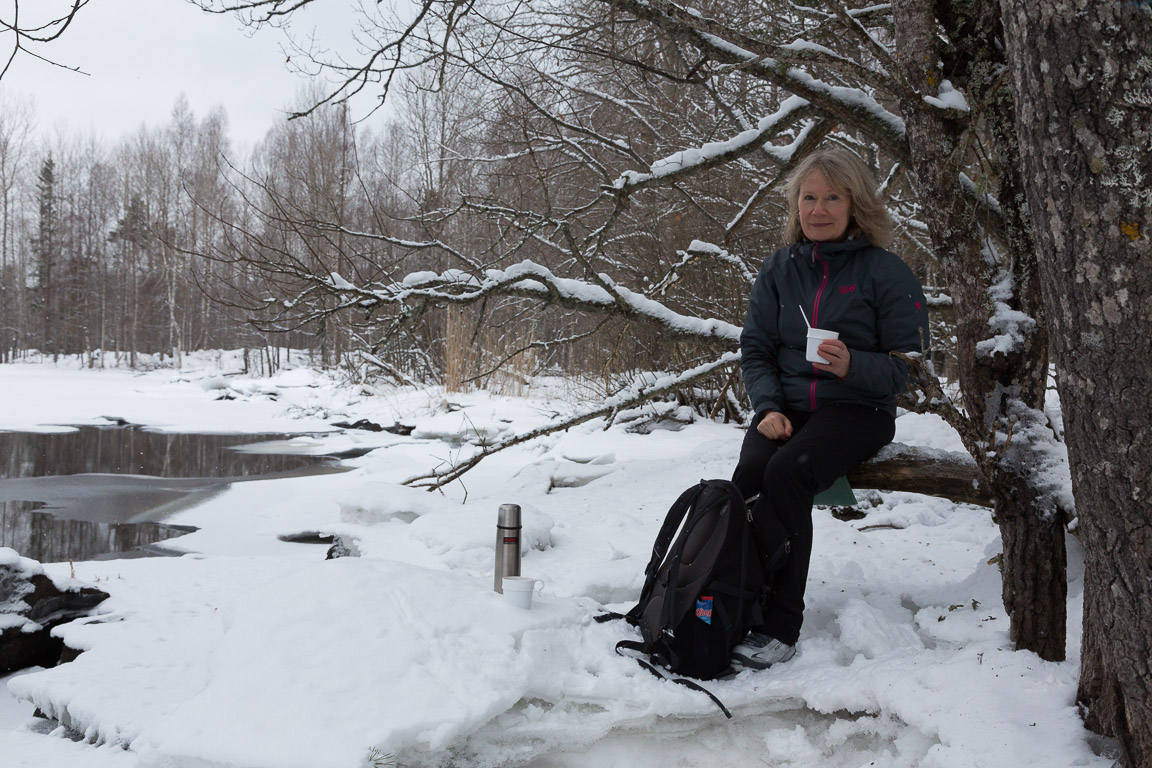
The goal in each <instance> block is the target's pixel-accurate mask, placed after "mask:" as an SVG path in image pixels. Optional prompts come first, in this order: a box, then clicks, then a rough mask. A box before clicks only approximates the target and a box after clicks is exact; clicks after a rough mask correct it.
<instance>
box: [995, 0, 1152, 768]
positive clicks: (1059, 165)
mask: <svg viewBox="0 0 1152 768" xmlns="http://www.w3.org/2000/svg"><path fill="white" fill-rule="evenodd" d="M1001 6H1002V8H1003V13H1004V22H1005V27H1006V30H1005V31H1006V38H1007V43H1008V50H1009V61H1010V65H1011V72H1012V77H1013V81H1014V83H1015V86H1016V93H1017V110H1016V111H1017V124H1018V130H1019V135H1020V139H1021V141H1020V144H1021V150H1022V154H1023V158H1024V163H1025V166H1026V170H1027V171H1028V173H1027V179H1028V183H1027V185H1026V188H1027V198H1028V203H1029V208H1030V210H1031V212H1032V217H1033V220H1034V229H1035V232H1036V235H1037V239H1038V241H1039V244H1040V247H1041V253H1042V254H1043V255H1044V258H1043V260H1042V262H1041V270H1042V278H1043V284H1044V292H1045V300H1046V301H1047V304H1048V317H1049V320H1050V323H1051V325H1050V327H1051V330H1052V342H1053V351H1054V353H1055V358H1056V363H1057V371H1058V384H1059V390H1060V399H1061V403H1062V406H1063V408H1064V416H1065V419H1064V422H1065V434H1066V436H1067V440H1068V445H1069V460H1070V463H1071V468H1072V483H1073V490H1074V493H1075V497H1076V506H1077V509H1078V516H1079V520H1080V531H1081V537H1082V540H1083V541H1084V546H1085V551H1086V570H1085V577H1084V581H1085V586H1084V643H1083V654H1082V658H1081V681H1080V691H1079V699H1080V701H1081V703H1082V704H1083V705H1084V707H1085V710H1086V712H1087V718H1088V724H1089V725H1090V726H1091V727H1093V728H1096V729H1098V730H1101V731H1103V732H1105V733H1108V734H1111V735H1113V736H1115V737H1116V739H1117V742H1118V743H1119V746H1120V750H1121V762H1122V763H1123V764H1124V765H1125V766H1128V768H1138V767H1139V768H1143V767H1144V766H1149V765H1152V670H1150V668H1149V667H1150V666H1152V661H1150V660H1152V488H1149V483H1150V479H1149V468H1150V467H1152V412H1150V411H1149V404H1150V403H1152V384H1150V383H1149V382H1150V381H1152V377H1150V376H1149V360H1152V322H1150V318H1152V245H1150V241H1149V236H1150V235H1152V192H1150V191H1149V189H1150V183H1152V64H1150V63H1149V62H1152V35H1149V33H1148V27H1149V22H1150V21H1152V7H1150V6H1149V4H1148V3H1147V2H1146V0H1121V1H1120V2H1113V3H1089V2H1085V1H1084V0H1063V1H1061V2H1048V3H1035V2H1029V1H1028V0H1001Z"/></svg>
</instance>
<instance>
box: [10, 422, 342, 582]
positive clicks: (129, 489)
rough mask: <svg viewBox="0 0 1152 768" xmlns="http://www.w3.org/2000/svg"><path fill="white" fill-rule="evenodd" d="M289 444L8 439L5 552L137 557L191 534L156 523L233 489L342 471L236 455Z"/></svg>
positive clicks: (154, 436)
mask: <svg viewBox="0 0 1152 768" xmlns="http://www.w3.org/2000/svg"><path fill="white" fill-rule="evenodd" d="M284 437H285V436H284V435H279V434H277V435H267V434H264V435H200V434H177V433H164V432H150V431H147V430H143V429H137V428H131V427H129V428H122V427H114V428H113V427H80V428H79V429H78V430H77V431H75V432H67V433H53V434H40V433H26V432H0V546H4V547H11V548H12V549H15V550H16V551H17V552H19V553H20V554H22V555H24V556H25V557H31V558H33V559H35V560H40V561H41V562H62V561H65V560H91V559H98V558H99V556H101V555H104V556H108V555H109V554H113V556H114V553H138V552H139V551H140V550H141V548H146V547H147V546H148V545H150V544H154V543H156V542H159V541H163V540H165V539H169V538H172V537H174V536H179V535H181V534H183V533H188V532H189V531H191V530H193V529H191V528H188V527H183V526H169V525H164V524H162V523H159V522H157V521H158V520H160V519H162V518H164V517H165V516H167V515H170V514H172V513H173V512H175V511H176V510H178V509H181V508H184V507H187V506H188V505H190V504H195V503H198V502H200V501H203V500H204V499H206V498H207V497H208V496H210V495H212V494H215V493H218V492H220V491H221V490H223V489H224V488H226V487H227V486H228V484H229V483H230V482H231V481H236V480H244V479H256V478H258V477H269V476H285V475H299V474H313V473H316V474H319V473H324V472H329V471H339V470H336V469H335V468H334V467H332V466H331V464H330V463H329V460H328V459H326V458H324V457H316V456H303V455H296V454H284V453H279V454H277V453H246V452H241V451H238V450H233V448H234V447H235V446H240V445H247V444H252V443H257V442H264V441H268V440H272V439H281V438H284Z"/></svg>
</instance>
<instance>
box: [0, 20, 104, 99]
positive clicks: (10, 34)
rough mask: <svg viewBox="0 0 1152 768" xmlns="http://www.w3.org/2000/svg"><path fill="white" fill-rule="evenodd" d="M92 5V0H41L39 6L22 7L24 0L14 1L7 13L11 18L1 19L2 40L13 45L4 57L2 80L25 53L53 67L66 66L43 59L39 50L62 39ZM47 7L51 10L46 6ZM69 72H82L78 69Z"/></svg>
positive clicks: (0, 78) (0, 75) (8, 44)
mask: <svg viewBox="0 0 1152 768" xmlns="http://www.w3.org/2000/svg"><path fill="white" fill-rule="evenodd" d="M87 4H88V0H54V1H53V2H45V0H37V2H35V3H29V2H26V3H24V5H23V6H21V4H20V0H11V3H9V4H8V6H7V10H8V13H9V14H10V15H9V16H8V17H7V18H0V40H2V41H4V42H5V45H6V46H10V48H9V50H8V53H7V55H5V56H4V58H3V62H4V65H3V66H2V67H0V80H2V79H4V75H5V74H7V72H8V68H9V67H11V66H12V62H13V61H14V60H15V59H16V57H17V56H18V55H19V54H21V53H24V54H27V55H29V56H32V57H34V58H37V59H40V60H42V61H45V62H47V63H49V64H52V65H53V66H63V65H60V64H57V63H56V62H55V61H53V60H51V59H49V58H46V57H45V56H43V55H42V54H41V53H40V52H39V49H40V48H41V47H42V46H44V45H47V44H48V43H51V42H53V41H55V40H57V39H59V38H60V36H61V35H63V34H64V32H65V31H66V30H67V29H68V27H70V26H71V25H72V21H73V19H75V18H76V14H77V13H79V12H80V9H81V8H83V7H84V6H85V5H87ZM46 6H47V7H46ZM66 69H73V70H78V68H77V67H66Z"/></svg>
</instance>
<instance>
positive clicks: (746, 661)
mask: <svg viewBox="0 0 1152 768" xmlns="http://www.w3.org/2000/svg"><path fill="white" fill-rule="evenodd" d="M795 655H796V654H792V656H795ZM792 656H789V657H788V658H787V659H780V660H779V661H770V662H764V661H760V660H758V659H752V658H749V657H747V656H745V655H743V654H740V653H733V654H732V659H731V661H732V664H733V665H734V666H737V667H743V668H744V669H754V670H757V671H759V670H762V669H769V668H770V667H772V665H773V664H783V663H784V662H786V661H789V660H791V659H792Z"/></svg>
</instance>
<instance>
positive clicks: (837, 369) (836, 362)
mask: <svg viewBox="0 0 1152 768" xmlns="http://www.w3.org/2000/svg"><path fill="white" fill-rule="evenodd" d="M819 353H820V357H822V358H824V359H825V360H827V361H828V364H827V365H825V364H824V363H813V365H814V366H816V368H818V369H819V370H821V371H828V372H829V373H831V374H834V375H836V376H838V377H840V378H841V379H843V378H846V377H847V376H848V368H849V367H850V366H851V365H852V353H851V352H849V351H848V347H847V346H846V345H845V344H844V342H842V341H840V339H827V340H825V341H822V342H820V348H819Z"/></svg>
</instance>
